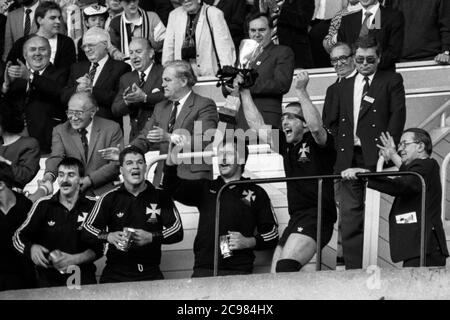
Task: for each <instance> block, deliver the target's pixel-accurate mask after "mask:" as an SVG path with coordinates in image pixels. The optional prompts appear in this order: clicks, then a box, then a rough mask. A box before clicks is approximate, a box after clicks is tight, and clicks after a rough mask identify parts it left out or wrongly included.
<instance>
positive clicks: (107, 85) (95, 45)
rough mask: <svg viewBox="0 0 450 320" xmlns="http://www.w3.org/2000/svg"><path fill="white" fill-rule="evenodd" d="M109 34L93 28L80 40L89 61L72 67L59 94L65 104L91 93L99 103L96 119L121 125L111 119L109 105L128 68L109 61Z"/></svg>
mask: <svg viewBox="0 0 450 320" xmlns="http://www.w3.org/2000/svg"><path fill="white" fill-rule="evenodd" d="M109 45H110V39H109V34H108V32H107V31H106V30H103V29H100V28H97V27H93V28H91V29H89V30H88V31H86V33H85V34H84V36H83V50H84V53H85V54H86V57H87V58H88V61H81V62H78V63H75V64H73V65H72V67H71V69H70V76H69V81H68V82H67V86H66V87H65V88H64V90H63V93H62V101H63V103H65V104H67V103H68V102H69V99H70V97H71V96H72V95H73V94H74V93H75V92H80V91H89V92H92V94H93V95H94V97H95V99H96V100H97V102H98V107H99V109H98V116H100V117H103V118H106V119H111V120H115V121H117V122H118V123H121V122H122V119H121V118H114V116H113V114H112V112H111V105H112V104H113V102H114V98H115V97H116V93H117V91H118V90H119V79H120V77H121V76H122V75H123V74H125V73H127V72H129V71H130V66H129V65H128V64H126V63H124V62H122V61H116V60H113V59H112V58H110V57H109V55H108V47H109Z"/></svg>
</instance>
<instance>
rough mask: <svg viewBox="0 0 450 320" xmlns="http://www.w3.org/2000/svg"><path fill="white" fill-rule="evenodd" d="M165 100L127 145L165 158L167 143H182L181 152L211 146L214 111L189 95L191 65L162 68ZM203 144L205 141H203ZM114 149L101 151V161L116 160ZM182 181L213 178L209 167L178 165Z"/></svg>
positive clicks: (192, 79)
mask: <svg viewBox="0 0 450 320" xmlns="http://www.w3.org/2000/svg"><path fill="white" fill-rule="evenodd" d="M162 79H163V82H162V87H163V89H164V97H165V98H166V99H165V100H163V101H161V102H160V103H158V104H157V105H156V106H155V110H154V111H153V115H152V116H151V118H150V120H148V121H147V123H146V124H145V127H144V129H143V130H142V131H141V134H140V135H139V136H138V137H137V138H136V139H134V141H132V142H131V144H132V145H135V146H137V147H139V148H140V149H141V150H143V151H144V153H145V152H148V151H149V150H158V149H159V151H160V153H161V154H166V153H167V151H168V148H169V142H173V143H177V142H179V141H181V140H180V139H182V140H183V141H184V143H185V144H186V145H187V147H185V148H183V151H187V150H189V152H200V151H203V150H204V148H205V147H206V146H207V145H208V144H209V143H210V142H211V141H209V140H208V139H207V138H206V137H207V136H209V137H210V138H212V137H213V136H214V132H213V131H215V129H216V128H217V122H218V114H217V107H216V104H215V103H214V101H212V100H211V99H208V98H205V97H202V96H199V95H198V94H196V93H194V92H193V91H192V87H193V86H194V85H195V82H196V80H197V79H196V77H195V75H194V72H193V70H192V68H191V65H190V64H189V63H188V62H186V61H183V60H175V61H172V62H169V63H168V64H166V66H165V68H164V72H163V75H162ZM206 140H207V141H206ZM118 151H119V150H118V149H117V148H107V149H105V150H102V154H103V156H104V158H105V159H109V160H118ZM162 170H163V164H162V163H158V166H157V167H156V172H155V178H154V180H153V184H154V185H155V186H156V187H158V186H159V185H160V184H161V183H162ZM177 172H178V176H179V177H180V178H182V179H187V180H197V179H209V180H211V179H212V177H213V172H212V166H211V165H210V164H206V163H203V162H202V163H196V162H195V163H192V161H191V163H182V164H180V165H179V166H178V167H177Z"/></svg>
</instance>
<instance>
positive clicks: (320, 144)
mask: <svg viewBox="0 0 450 320" xmlns="http://www.w3.org/2000/svg"><path fill="white" fill-rule="evenodd" d="M294 81H295V88H296V91H297V95H298V98H299V102H293V103H290V104H288V105H287V106H286V107H285V108H284V109H283V113H282V115H281V122H282V129H283V132H284V134H285V137H286V142H287V148H286V150H282V154H283V158H284V170H285V173H286V177H303V176H312V175H327V174H332V173H333V164H334V161H335V159H336V152H335V150H334V140H333V137H332V136H331V134H330V133H329V132H327V131H326V130H325V129H324V128H323V126H322V120H321V118H320V114H319V112H318V110H317V109H316V108H315V107H314V105H313V104H312V102H311V100H310V98H309V95H308V93H307V91H306V86H307V84H308V81H309V77H308V73H307V72H306V71H300V72H299V74H298V75H297V77H296V78H295V80H294ZM241 99H242V106H243V109H244V110H243V111H244V114H245V117H246V119H247V122H248V124H249V126H250V128H252V129H254V130H256V131H257V132H259V130H261V129H264V128H267V125H266V124H265V123H264V119H263V117H262V115H261V113H260V111H259V110H258V108H257V107H256V105H255V103H254V102H253V100H252V97H251V94H250V92H249V90H247V89H241ZM306 129H308V131H306ZM317 185H318V182H317V180H312V181H311V180H303V181H293V182H288V183H287V192H288V206H289V215H290V219H289V223H288V226H287V227H286V229H285V231H284V233H283V235H282V236H281V239H280V242H279V243H278V246H277V248H276V250H275V253H274V256H273V262H272V271H276V272H293V271H299V270H300V269H301V268H302V266H304V265H305V264H307V263H308V262H309V261H310V260H311V258H312V257H313V256H314V254H315V253H316V237H317V196H318V195H317V188H318V186H317ZM333 194H334V193H333V181H332V180H329V179H328V180H324V181H323V188H322V214H323V218H322V229H321V230H322V238H321V244H320V247H321V248H323V247H324V246H325V245H326V244H327V243H328V242H329V241H330V239H331V236H332V234H333V226H334V223H335V221H336V206H335V204H334V196H333Z"/></svg>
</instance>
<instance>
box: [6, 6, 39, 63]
mask: <svg viewBox="0 0 450 320" xmlns="http://www.w3.org/2000/svg"><path fill="white" fill-rule="evenodd" d="M16 2H18V3H19V4H20V5H21V7H20V8H17V9H16V10H13V11H11V12H10V13H8V18H7V20H6V28H5V45H4V50H3V60H6V57H7V56H8V53H9V51H10V50H11V48H12V46H13V44H14V42H16V41H17V40H19V39H20V38H22V37H23V36H27V35H29V34H32V33H35V32H36V31H37V28H38V27H37V25H36V22H35V20H34V15H35V13H36V8H37V7H38V5H39V0H18V1H16Z"/></svg>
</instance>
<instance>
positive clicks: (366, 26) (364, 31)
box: [359, 11, 372, 37]
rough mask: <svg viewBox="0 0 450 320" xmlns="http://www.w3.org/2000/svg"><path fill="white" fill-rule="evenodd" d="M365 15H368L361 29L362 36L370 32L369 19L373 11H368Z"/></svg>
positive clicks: (360, 34)
mask: <svg viewBox="0 0 450 320" xmlns="http://www.w3.org/2000/svg"><path fill="white" fill-rule="evenodd" d="M364 15H365V16H366V17H365V18H364V21H363V23H362V25H361V30H360V31H359V36H360V37H365V36H367V35H368V34H369V19H370V16H371V15H372V12H370V11H366V13H365V14H364Z"/></svg>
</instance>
